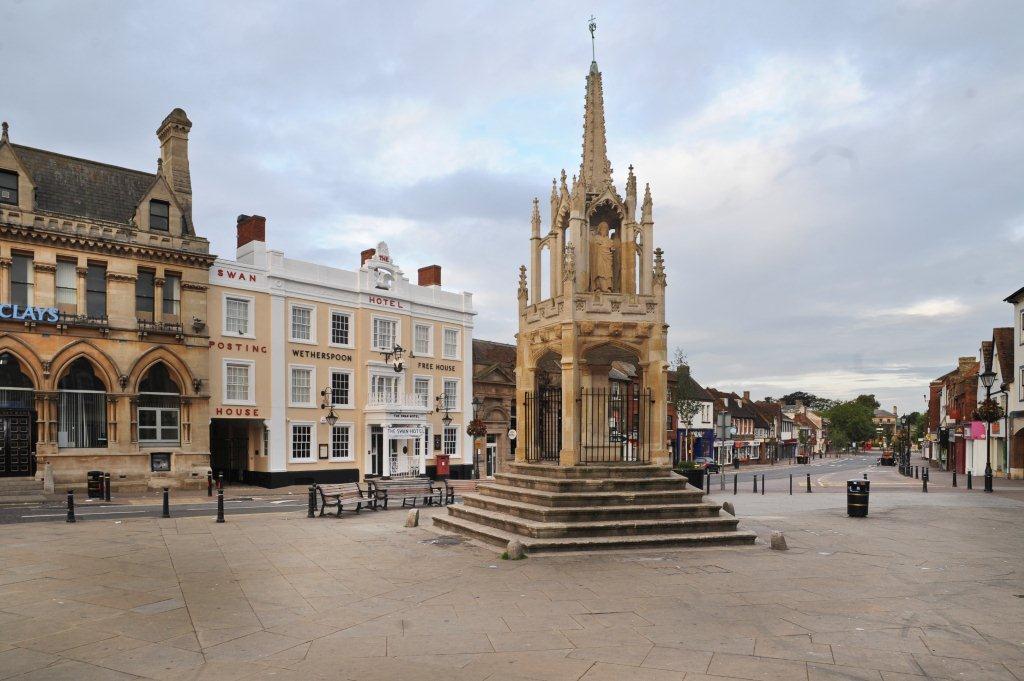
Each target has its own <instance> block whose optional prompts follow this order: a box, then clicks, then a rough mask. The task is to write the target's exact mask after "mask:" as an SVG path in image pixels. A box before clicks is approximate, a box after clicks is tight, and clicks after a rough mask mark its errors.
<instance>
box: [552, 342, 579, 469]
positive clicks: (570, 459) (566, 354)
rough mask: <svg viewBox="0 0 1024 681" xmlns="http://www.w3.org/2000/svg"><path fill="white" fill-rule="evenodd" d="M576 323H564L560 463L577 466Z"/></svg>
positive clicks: (577, 380) (577, 379)
mask: <svg viewBox="0 0 1024 681" xmlns="http://www.w3.org/2000/svg"><path fill="white" fill-rule="evenodd" d="M574 326H575V325H574V324H573V323H572V322H568V323H565V324H563V325H562V358H561V367H562V449H561V451H560V452H559V453H558V463H559V465H562V466H575V465H576V464H578V463H579V462H580V428H579V425H580V403H579V402H578V401H577V398H578V397H579V396H580V384H581V381H580V367H579V364H578V362H577V357H576V332H575V330H574V328H573V327H574Z"/></svg>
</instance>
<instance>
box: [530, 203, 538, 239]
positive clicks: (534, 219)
mask: <svg viewBox="0 0 1024 681" xmlns="http://www.w3.org/2000/svg"><path fill="white" fill-rule="evenodd" d="M530 234H531V235H533V236H535V237H538V236H540V201H539V200H538V199H537V197H536V196H535V197H533V212H532V213H531V214H530Z"/></svg>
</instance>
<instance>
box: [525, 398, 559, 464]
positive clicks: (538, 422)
mask: <svg viewBox="0 0 1024 681" xmlns="http://www.w3.org/2000/svg"><path fill="white" fill-rule="evenodd" d="M526 423H528V424H530V427H531V428H532V430H533V432H532V433H531V434H530V437H529V438H528V439H527V448H526V460H527V461H558V453H559V452H560V451H561V450H562V389H561V388H541V389H540V390H538V391H537V392H536V393H532V392H528V393H526Z"/></svg>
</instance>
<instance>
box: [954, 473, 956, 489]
mask: <svg viewBox="0 0 1024 681" xmlns="http://www.w3.org/2000/svg"><path fill="white" fill-rule="evenodd" d="M953 487H956V471H955V470H954V471H953Z"/></svg>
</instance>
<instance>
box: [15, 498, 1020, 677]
mask: <svg viewBox="0 0 1024 681" xmlns="http://www.w3.org/2000/svg"><path fill="white" fill-rule="evenodd" d="M723 498H724V497H723ZM729 499H730V500H733V501H735V503H736V505H737V510H738V512H739V513H740V516H741V517H742V518H743V523H742V526H743V527H746V528H749V529H752V530H755V531H756V532H757V533H758V534H759V536H760V537H761V538H762V539H763V538H764V537H766V536H767V533H768V532H769V531H770V530H772V529H781V530H783V531H785V533H786V538H787V540H788V543H789V546H790V550H789V551H787V552H773V551H770V550H768V548H767V547H766V546H765V544H764V543H763V541H759V542H758V544H757V545H756V546H753V547H744V548H730V549H699V550H692V549H691V550H683V551H662V552H653V553H610V554H603V555H565V556H557V555H556V556H535V557H531V558H528V559H527V560H524V561H519V562H508V561H502V560H499V559H498V558H497V555H496V553H497V552H496V551H494V550H493V549H491V548H489V547H481V546H479V545H476V544H472V543H467V542H465V541H462V540H454V539H453V540H448V539H450V537H448V536H445V535H440V534H438V533H437V532H436V531H435V530H434V529H433V528H432V527H431V525H430V518H429V517H430V515H431V514H433V513H437V512H443V511H437V510H428V511H425V512H424V513H423V518H422V521H421V522H422V527H420V528H414V529H407V528H404V527H403V523H404V521H405V513H402V512H387V513H376V514H374V513H364V514H361V515H359V516H347V517H345V518H342V519H340V520H339V519H335V518H318V519H316V520H308V519H306V518H305V517H304V515H303V514H300V513H296V512H291V513H280V514H260V515H244V516H243V515H233V516H229V518H228V522H227V523H225V524H223V525H218V524H215V523H214V522H213V521H212V519H211V518H183V519H171V520H157V519H153V520H138V519H134V520H123V521H114V520H93V521H86V522H79V523H77V524H75V525H66V524H64V523H32V524H16V525H3V526H0V679H23V680H30V679H31V680H36V679H38V680H44V679H45V680H50V679H75V680H76V681H87V680H90V679H131V678H137V677H142V678H148V679H174V680H175V681H186V680H189V679H246V680H254V681H255V680H259V679H275V680H290V679H296V680H298V679H302V680H303V681H309V680H311V679H312V680H317V679H360V680H361V681H365V680H367V679H455V680H463V679H465V680H472V681H484V680H485V679H489V680H491V681H499V680H513V679H542V680H550V681H562V680H566V681H568V680H575V679H585V680H586V681H595V680H598V679H609V680H616V681H617V680H624V679H643V680H661V679H672V680H677V681H678V680H680V679H686V680H687V681H695V680H698V679H749V680H754V681H768V680H772V679H779V680H784V681H789V680H791V679H802V680H805V681H819V680H822V681H823V680H826V679H827V680H838V679H871V680H873V681H883V680H884V681H907V680H912V679H922V678H937V679H972V680H973V679H999V680H1003V679H1005V680H1009V681H1013V680H1017V681H1021V680H1024V579H1022V573H1021V563H1022V560H1021V559H1022V557H1024V535H1022V532H1021V530H1020V525H1019V523H1018V522H1016V521H1017V520H1018V519H1019V517H1020V514H1021V512H1022V511H1024V504H1022V503H1020V502H1018V501H1016V500H1013V499H1008V498H1000V497H993V496H986V495H984V494H982V493H973V494H929V495H923V494H920V493H916V494H915V493H909V492H888V493H880V494H874V495H872V499H871V515H870V517H869V518H867V519H850V518H847V517H846V514H845V496H844V495H841V494H812V495H806V494H804V495H794V496H792V497H790V496H788V495H784V494H769V495H766V496H754V495H750V494H747V495H740V496H738V497H735V498H733V497H731V496H730V497H729ZM439 537H447V538H446V539H443V540H442V541H437V540H438V538H439Z"/></svg>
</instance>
